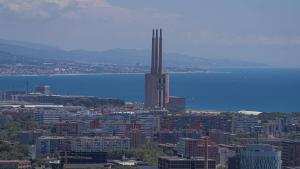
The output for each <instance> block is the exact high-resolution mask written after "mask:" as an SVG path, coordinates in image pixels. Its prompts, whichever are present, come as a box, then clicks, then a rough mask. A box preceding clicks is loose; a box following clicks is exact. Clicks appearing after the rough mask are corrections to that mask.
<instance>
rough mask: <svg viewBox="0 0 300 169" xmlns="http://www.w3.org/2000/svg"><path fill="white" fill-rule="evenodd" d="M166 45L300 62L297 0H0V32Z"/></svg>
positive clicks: (81, 43) (78, 45)
mask: <svg viewBox="0 0 300 169" xmlns="http://www.w3.org/2000/svg"><path fill="white" fill-rule="evenodd" d="M154 27H162V28H163V29H164V33H165V37H164V38H165V41H164V44H165V50H166V51H168V52H180V53H183V54H189V55H193V56H199V57H206V58H230V59H239V60H248V61H257V62H263V63H268V64H272V65H277V66H297V67H300V1H299V0H0V38H3V39H10V40H21V41H30V42H38V43H44V44H49V45H53V46H57V47H61V48H64V49H88V50H98V51H100V50H105V49H110V48H137V49H149V48H150V45H151V29H152V28H154Z"/></svg>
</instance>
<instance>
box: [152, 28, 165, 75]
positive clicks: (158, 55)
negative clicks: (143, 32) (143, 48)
mask: <svg viewBox="0 0 300 169" xmlns="http://www.w3.org/2000/svg"><path fill="white" fill-rule="evenodd" d="M151 73H152V74H162V29H160V30H159V36H158V29H156V30H154V29H153V30H152V58H151Z"/></svg>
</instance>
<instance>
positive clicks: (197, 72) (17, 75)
mask: <svg viewBox="0 0 300 169" xmlns="http://www.w3.org/2000/svg"><path fill="white" fill-rule="evenodd" d="M146 73H147V72H146ZM168 73H169V74H207V73H209V74H213V73H216V74H219V73H231V72H224V71H193V72H168ZM131 74H132V75H139V74H145V72H131V73H130V72H128V73H122V72H120V73H70V74H68V73H66V74H28V75H27V74H16V75H9V74H7V75H5V74H1V75H0V77H35V76H44V77H46V76H49V77H51V76H93V75H131Z"/></svg>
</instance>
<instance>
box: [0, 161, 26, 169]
mask: <svg viewBox="0 0 300 169" xmlns="http://www.w3.org/2000/svg"><path fill="white" fill-rule="evenodd" d="M0 169H31V162H30V161H27V160H0Z"/></svg>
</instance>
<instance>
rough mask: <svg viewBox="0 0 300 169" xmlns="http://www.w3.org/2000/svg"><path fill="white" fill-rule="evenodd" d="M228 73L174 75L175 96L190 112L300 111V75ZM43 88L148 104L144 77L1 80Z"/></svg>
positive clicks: (0, 83)
mask: <svg viewBox="0 0 300 169" xmlns="http://www.w3.org/2000/svg"><path fill="white" fill-rule="evenodd" d="M218 71H220V72H227V73H178V74H171V77H170V93H171V95H175V96H184V97H186V98H187V106H188V108H190V109H201V110H220V111H238V110H242V109H246V110H255V111H267V112H279V111H283V112H294V111H300V95H299V93H300V69H226V70H218ZM27 82H28V84H29V87H30V88H33V87H34V86H36V85H39V84H47V85H50V86H51V91H52V92H53V93H55V94H67V95H89V96H98V97H113V98H122V99H126V100H128V101H137V102H143V95H144V75H143V74H99V75H76V76H68V75H66V76H2V77H0V90H13V89H15V90H16V89H18V90H26V83H27Z"/></svg>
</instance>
